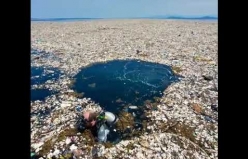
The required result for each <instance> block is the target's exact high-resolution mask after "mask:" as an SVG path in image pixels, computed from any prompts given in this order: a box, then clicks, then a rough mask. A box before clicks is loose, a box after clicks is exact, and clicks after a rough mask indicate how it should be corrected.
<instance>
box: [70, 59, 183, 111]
mask: <svg viewBox="0 0 248 159" xmlns="http://www.w3.org/2000/svg"><path fill="white" fill-rule="evenodd" d="M74 78H75V83H74V86H73V87H72V88H73V89H74V90H75V91H76V92H78V93H83V94H84V97H87V98H88V97H89V98H91V99H92V100H94V101H95V102H97V103H99V104H100V105H101V107H103V108H104V109H105V110H106V111H110V112H114V113H117V112H119V111H120V109H122V108H123V106H127V105H136V106H142V105H144V102H145V101H146V100H150V101H154V97H162V95H163V91H164V90H165V89H166V88H167V87H168V86H169V85H170V84H171V83H173V82H178V81H179V77H178V76H177V75H175V74H174V73H173V71H172V69H171V68H170V67H169V66H167V65H163V64H158V63H151V62H146V61H138V60H114V61H110V62H106V63H96V64H92V65H91V66H88V67H85V68H83V69H82V70H81V71H80V72H79V73H78V74H77V75H76V76H75V77H74Z"/></svg>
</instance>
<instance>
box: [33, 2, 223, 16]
mask: <svg viewBox="0 0 248 159" xmlns="http://www.w3.org/2000/svg"><path fill="white" fill-rule="evenodd" d="M151 16H187V17H189V16H193V17H196V16H216V17H217V16H218V0H31V17H32V18H135V17H151Z"/></svg>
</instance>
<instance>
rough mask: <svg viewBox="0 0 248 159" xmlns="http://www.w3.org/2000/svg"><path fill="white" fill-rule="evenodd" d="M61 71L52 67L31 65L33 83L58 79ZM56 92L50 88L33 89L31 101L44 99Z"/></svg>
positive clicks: (39, 83) (38, 83)
mask: <svg viewBox="0 0 248 159" xmlns="http://www.w3.org/2000/svg"><path fill="white" fill-rule="evenodd" d="M60 75H61V72H60V71H59V70H58V69H56V68H51V67H31V85H34V84H37V85H41V84H44V83H45V82H46V81H48V80H57V79H58V78H59V76H60ZM53 93H54V92H51V91H50V90H48V89H31V101H35V100H44V99H45V98H46V97H47V96H50V95H51V94H53Z"/></svg>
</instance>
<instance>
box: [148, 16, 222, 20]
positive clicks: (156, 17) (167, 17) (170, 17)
mask: <svg viewBox="0 0 248 159" xmlns="http://www.w3.org/2000/svg"><path fill="white" fill-rule="evenodd" d="M148 18H149V17H148ZM150 18H152V19H202V20H217V19H218V17H215V16H201V17H184V16H153V17H150Z"/></svg>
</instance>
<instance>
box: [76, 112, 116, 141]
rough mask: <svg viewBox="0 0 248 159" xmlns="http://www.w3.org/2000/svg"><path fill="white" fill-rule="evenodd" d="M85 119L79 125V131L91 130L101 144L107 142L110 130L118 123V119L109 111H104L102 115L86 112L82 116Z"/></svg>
mask: <svg viewBox="0 0 248 159" xmlns="http://www.w3.org/2000/svg"><path fill="white" fill-rule="evenodd" d="M82 117H83V119H82V120H81V122H80V124H79V127H78V128H79V130H81V131H83V130H85V129H90V130H91V131H92V134H93V135H94V136H97V140H98V141H99V142H106V141H107V135H108V133H109V131H110V130H109V129H110V127H111V126H113V125H114V124H115V123H116V122H117V121H118V117H117V116H116V115H115V114H113V113H111V112H107V111H102V112H100V113H97V112H93V111H85V112H83V114H82Z"/></svg>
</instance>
